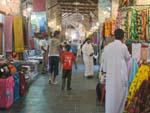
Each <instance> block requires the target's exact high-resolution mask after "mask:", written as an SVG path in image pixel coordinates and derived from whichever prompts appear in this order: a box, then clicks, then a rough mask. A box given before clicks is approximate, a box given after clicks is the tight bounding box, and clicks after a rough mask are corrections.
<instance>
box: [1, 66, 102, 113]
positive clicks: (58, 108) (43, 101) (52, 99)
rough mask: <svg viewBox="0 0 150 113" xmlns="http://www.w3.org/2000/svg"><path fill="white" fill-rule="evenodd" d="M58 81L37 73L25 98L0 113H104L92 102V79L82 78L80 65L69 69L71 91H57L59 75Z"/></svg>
mask: <svg viewBox="0 0 150 113" xmlns="http://www.w3.org/2000/svg"><path fill="white" fill-rule="evenodd" d="M58 82H59V83H58V84H57V85H49V84H48V75H41V76H40V77H39V78H38V79H37V80H36V81H35V82H34V83H33V84H32V85H31V86H30V88H29V90H28V92H27V96H26V97H24V98H22V99H21V100H19V101H18V102H16V103H15V104H14V105H13V106H12V107H11V108H10V110H0V113H104V107H102V106H99V105H97V103H96V92H95V86H96V79H86V78H84V77H83V66H82V65H81V66H79V67H78V70H74V71H73V77H72V88H73V90H72V91H69V92H67V91H65V92H62V91H61V75H60V76H59V78H58Z"/></svg>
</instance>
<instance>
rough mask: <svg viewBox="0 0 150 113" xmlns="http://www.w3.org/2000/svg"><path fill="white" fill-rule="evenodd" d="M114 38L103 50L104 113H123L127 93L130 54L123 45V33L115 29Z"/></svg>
mask: <svg viewBox="0 0 150 113" xmlns="http://www.w3.org/2000/svg"><path fill="white" fill-rule="evenodd" d="M115 38H116V39H115V41H114V42H112V43H110V44H109V45H107V46H106V47H105V48H104V65H103V70H104V71H105V72H106V103H105V104H106V105H105V113H123V110H124V105H125V101H126V97H127V92H128V76H127V73H128V72H127V61H128V60H129V59H130V54H129V52H128V49H127V47H126V45H125V44H123V39H124V31H123V30H122V29H117V30H116V31H115Z"/></svg>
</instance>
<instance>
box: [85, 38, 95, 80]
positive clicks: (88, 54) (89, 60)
mask: <svg viewBox="0 0 150 113" xmlns="http://www.w3.org/2000/svg"><path fill="white" fill-rule="evenodd" d="M82 53H83V61H84V65H85V73H84V76H85V77H93V76H94V72H93V65H94V64H93V55H94V49H93V46H92V44H91V40H90V39H89V38H88V39H86V41H85V44H84V45H83V46H82Z"/></svg>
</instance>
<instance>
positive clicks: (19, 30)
mask: <svg viewBox="0 0 150 113" xmlns="http://www.w3.org/2000/svg"><path fill="white" fill-rule="evenodd" d="M14 49H15V52H23V51H24V39H23V22H22V17H21V16H14Z"/></svg>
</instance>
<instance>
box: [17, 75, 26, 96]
mask: <svg viewBox="0 0 150 113" xmlns="http://www.w3.org/2000/svg"><path fill="white" fill-rule="evenodd" d="M19 75H20V96H21V97H23V96H25V93H26V81H25V75H24V73H19Z"/></svg>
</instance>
